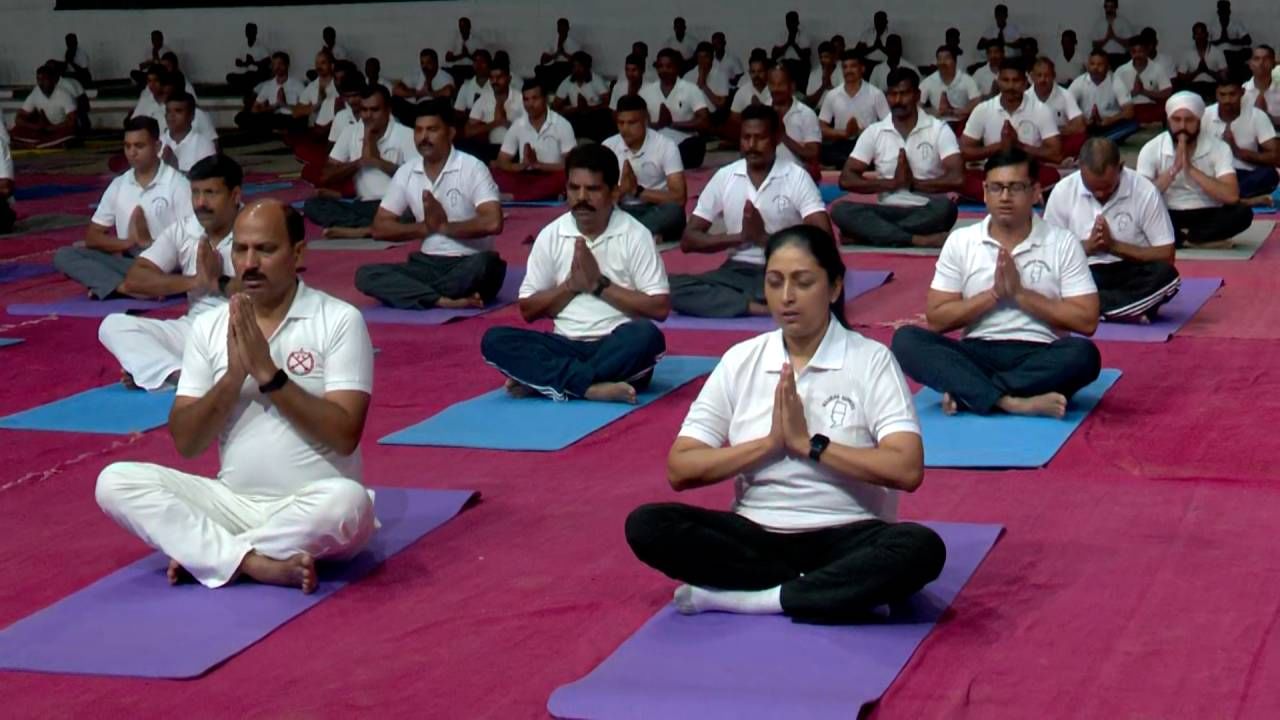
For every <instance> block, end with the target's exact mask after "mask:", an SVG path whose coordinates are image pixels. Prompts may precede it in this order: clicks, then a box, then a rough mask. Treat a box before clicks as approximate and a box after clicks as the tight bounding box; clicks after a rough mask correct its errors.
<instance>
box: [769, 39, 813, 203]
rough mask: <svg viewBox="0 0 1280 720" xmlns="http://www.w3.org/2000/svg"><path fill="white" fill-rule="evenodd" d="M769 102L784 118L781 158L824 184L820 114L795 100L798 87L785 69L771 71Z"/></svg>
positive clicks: (776, 67) (779, 68)
mask: <svg viewBox="0 0 1280 720" xmlns="http://www.w3.org/2000/svg"><path fill="white" fill-rule="evenodd" d="M769 100H770V103H771V104H772V105H773V111H774V112H776V113H778V117H780V118H782V134H781V135H780V136H779V140H781V143H780V144H779V145H778V158H779V159H782V160H790V161H791V162H793V163H795V164H797V165H799V166H800V167H802V168H804V169H805V170H806V171H807V172H808V173H809V177H811V178H813V181H814V182H820V181H821V180H822V168H821V167H820V166H819V165H818V154H819V153H820V152H821V149H822V127H821V126H820V125H819V124H818V114H817V113H815V112H814V111H813V109H812V108H810V107H809V106H808V105H805V104H804V103H802V102H800V101H799V100H798V99H796V83H795V79H794V78H792V77H791V71H790V70H788V69H787V66H786V65H777V66H775V67H774V68H773V69H772V70H770V71H769Z"/></svg>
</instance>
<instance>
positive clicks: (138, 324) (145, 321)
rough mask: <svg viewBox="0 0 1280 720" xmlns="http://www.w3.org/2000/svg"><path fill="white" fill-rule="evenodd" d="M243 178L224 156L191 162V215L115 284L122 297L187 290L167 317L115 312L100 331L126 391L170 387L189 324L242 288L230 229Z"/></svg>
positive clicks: (160, 295) (167, 232) (172, 227)
mask: <svg viewBox="0 0 1280 720" xmlns="http://www.w3.org/2000/svg"><path fill="white" fill-rule="evenodd" d="M242 178H243V171H242V170H241V169H240V166H239V165H238V164H236V162H235V161H234V160H232V159H231V158H228V157H226V156H223V155H219V156H214V157H209V158H205V159H204V160H201V161H200V162H198V163H196V165H195V167H194V168H192V171H191V174H190V176H189V177H188V179H189V180H190V182H191V205H192V207H194V208H195V211H194V212H193V213H192V214H191V215H188V216H187V217H185V218H182V219H181V220H179V221H178V222H176V223H174V224H172V225H170V226H169V228H168V229H167V230H165V231H164V232H162V233H160V235H159V236H157V237H156V240H155V242H154V243H152V244H151V247H149V248H147V249H146V250H144V251H143V252H142V254H141V255H139V256H138V259H137V260H136V261H134V263H133V265H132V266H131V267H130V268H129V272H128V274H127V275H125V277H124V282H122V283H121V284H120V292H121V293H122V294H124V295H131V296H133V297H140V298H163V297H169V296H170V295H179V294H182V293H186V295H187V303H188V308H189V309H188V310H187V314H186V315H185V316H183V317H180V318H174V319H172V320H157V319H154V318H147V317H139V316H136V315H128V314H126V313H114V314H112V315H108V316H107V317H106V318H105V319H104V320H103V321H102V324H101V325H99V326H98V340H99V341H100V342H101V343H102V345H103V347H105V348H106V349H107V350H108V351H109V352H110V353H111V354H112V355H113V356H115V358H116V360H117V361H118V362H119V363H120V368H121V371H122V372H123V376H124V378H123V382H124V384H125V386H126V387H128V388H130V389H142V390H158V389H160V388H161V387H163V386H165V385H173V384H174V383H175V382H176V380H177V375H178V371H179V370H181V369H182V352H183V349H184V348H185V347H186V345H187V340H188V339H189V338H190V337H191V325H192V321H193V320H195V319H196V317H198V316H200V315H202V314H204V313H205V312H208V311H209V310H212V309H216V308H218V307H220V306H222V305H223V304H225V303H226V299H227V298H228V297H229V296H231V295H234V294H235V293H237V292H239V291H240V289H241V285H240V281H239V280H238V279H236V278H235V277H234V275H233V271H232V269H231V241H232V237H231V228H232V226H234V225H235V222H236V216H237V215H238V214H239V212H240V183H241V180H242Z"/></svg>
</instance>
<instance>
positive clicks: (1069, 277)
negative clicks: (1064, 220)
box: [1059, 230, 1098, 298]
mask: <svg viewBox="0 0 1280 720" xmlns="http://www.w3.org/2000/svg"><path fill="white" fill-rule="evenodd" d="M1061 232H1062V233H1063V234H1064V235H1065V236H1066V240H1067V242H1064V243H1062V247H1061V249H1060V250H1059V253H1060V254H1061V258H1062V260H1061V261H1062V271H1061V277H1060V281H1059V282H1060V284H1061V292H1062V297H1064V298H1071V297H1081V296H1083V295H1096V294H1097V293H1098V286H1097V285H1096V284H1094V282H1093V273H1092V272H1090V271H1089V258H1088V257H1086V256H1085V254H1084V243H1083V242H1081V240H1080V238H1078V237H1076V236H1075V233H1072V232H1070V231H1068V230H1062V231H1061Z"/></svg>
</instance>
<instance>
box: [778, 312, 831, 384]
mask: <svg viewBox="0 0 1280 720" xmlns="http://www.w3.org/2000/svg"><path fill="white" fill-rule="evenodd" d="M843 330H844V327H843V326H842V325H840V321H839V320H836V317H835V315H832V316H830V317H829V318H828V322H827V334H826V335H823V336H822V342H820V343H818V349H817V350H816V351H815V352H814V353H813V357H812V358H810V359H809V364H808V365H806V366H805V368H804V372H808V371H809V368H816V369H818V370H840V369H842V368H844V357H845V352H846V350H847V346H848V344H849V341H848V338H847V337H846V335H845V333H844V332H842V331H843ZM763 359H764V371H765V372H767V373H773V374H781V373H782V365H783V363H788V362H790V357H789V356H788V355H787V346H786V342H785V341H784V340H783V338H782V331H781V330H774V331H773V332H771V333H769V338H768V339H767V340H765V346H764V352H763Z"/></svg>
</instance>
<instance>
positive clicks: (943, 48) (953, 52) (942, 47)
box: [933, 45, 956, 60]
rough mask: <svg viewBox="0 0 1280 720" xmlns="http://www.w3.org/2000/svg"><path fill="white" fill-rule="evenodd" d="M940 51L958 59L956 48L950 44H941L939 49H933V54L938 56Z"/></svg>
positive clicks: (953, 58)
mask: <svg viewBox="0 0 1280 720" xmlns="http://www.w3.org/2000/svg"><path fill="white" fill-rule="evenodd" d="M940 53H946V54H948V55H950V56H951V59H952V60H955V59H956V49H955V48H953V47H951V46H950V45H939V46H938V49H937V50H934V51H933V56H934V57H937V56H938V55H939V54H940Z"/></svg>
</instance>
